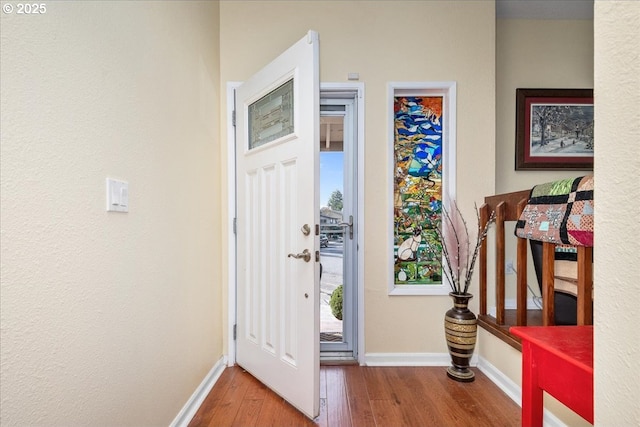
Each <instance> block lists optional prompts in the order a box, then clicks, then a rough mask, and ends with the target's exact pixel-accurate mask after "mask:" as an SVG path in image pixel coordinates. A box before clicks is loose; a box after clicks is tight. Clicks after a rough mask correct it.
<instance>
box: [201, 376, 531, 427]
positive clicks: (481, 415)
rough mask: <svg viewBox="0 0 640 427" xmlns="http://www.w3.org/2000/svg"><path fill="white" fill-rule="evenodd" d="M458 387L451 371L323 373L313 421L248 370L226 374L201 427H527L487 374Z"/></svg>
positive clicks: (203, 408)
mask: <svg viewBox="0 0 640 427" xmlns="http://www.w3.org/2000/svg"><path fill="white" fill-rule="evenodd" d="M474 372H475V374H476V380H475V381H474V382H473V383H458V382H455V381H452V380H450V379H449V378H447V376H446V368H444V367H362V366H357V365H340V366H322V367H321V368H320V415H319V416H318V417H317V418H316V419H315V420H309V419H308V418H306V417H305V416H304V415H303V414H302V413H300V412H299V411H298V410H296V409H295V408H294V407H293V406H291V405H289V404H288V403H287V402H285V401H284V400H283V399H282V398H281V397H280V396H278V395H277V394H275V393H273V392H272V391H271V390H269V389H268V388H267V387H265V386H264V385H263V384H261V383H260V382H259V381H258V380H256V379H255V378H253V377H252V376H251V375H250V374H249V373H247V372H245V371H244V370H243V369H242V368H241V367H238V366H234V367H230V368H227V369H225V371H224V372H223V373H222V375H221V377H220V378H219V379H218V382H217V383H216V385H215V386H214V387H213V389H212V390H211V392H210V393H209V396H207V398H206V399H205V401H204V403H203V404H202V406H201V407H200V410H199V411H198V412H197V413H196V415H195V417H194V418H193V420H192V421H191V423H190V424H189V425H190V426H192V427H195V426H212V427H213V426H215V427H224V426H242V427H245V426H246V427H248V426H278V427H280V426H322V427H343V426H344V427H350V426H352V427H361V426H362V427H369V426H371V427H374V426H385V427H387V426H416V427H427V426H434V427H447V426H455V427H463V426H473V427H483V426H486V427H500V426H505V427H507V426H519V425H520V407H519V406H518V405H516V404H515V403H514V402H513V401H512V400H511V399H510V398H509V397H508V396H507V395H506V394H504V393H503V392H502V391H501V390H500V389H498V387H497V386H496V385H495V384H493V383H492V382H491V381H490V380H489V379H488V378H487V377H486V376H484V375H483V374H482V373H481V372H480V371H478V370H477V369H474Z"/></svg>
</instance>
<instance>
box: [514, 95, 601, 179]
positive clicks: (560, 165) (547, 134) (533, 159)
mask: <svg viewBox="0 0 640 427" xmlns="http://www.w3.org/2000/svg"><path fill="white" fill-rule="evenodd" d="M593 148H594V140H593V89H521V88H519V89H516V150H515V152H516V153H515V154H516V156H515V157H516V159H515V160H516V161H515V169H516V170H540V169H546V170H593Z"/></svg>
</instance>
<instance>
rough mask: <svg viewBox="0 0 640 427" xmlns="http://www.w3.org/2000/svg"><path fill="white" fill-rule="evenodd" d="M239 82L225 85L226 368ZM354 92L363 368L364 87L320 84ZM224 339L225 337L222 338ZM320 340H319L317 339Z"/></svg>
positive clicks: (231, 349) (232, 299)
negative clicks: (236, 110) (236, 100)
mask: <svg viewBox="0 0 640 427" xmlns="http://www.w3.org/2000/svg"><path fill="white" fill-rule="evenodd" d="M241 84H242V82H227V103H226V105H227V108H226V112H227V120H226V124H227V171H228V173H227V178H228V179H227V216H228V217H227V254H228V257H229V258H228V260H227V278H228V283H227V290H228V298H227V314H228V316H227V322H228V323H227V331H226V335H227V336H226V338H227V366H233V365H235V363H236V342H235V339H234V331H235V325H236V318H237V316H236V304H237V294H236V281H237V277H236V255H237V254H236V235H235V230H234V228H235V225H234V220H235V218H236V150H235V145H236V143H235V127H234V124H233V111H234V110H235V90H236V88H237V87H239V86H240V85H241ZM340 90H344V91H355V92H357V96H356V103H357V118H356V120H357V126H358V135H357V142H356V144H357V151H358V153H357V168H358V171H357V172H358V178H357V184H356V186H357V193H358V201H357V202H358V215H357V217H358V218H357V219H358V222H357V227H358V233H357V240H358V241H357V248H358V250H357V254H356V257H357V261H356V264H357V268H358V275H357V276H358V279H357V290H356V298H357V304H358V307H357V311H358V312H357V313H356V319H357V328H358V340H357V341H358V345H357V352H358V354H357V361H358V363H359V364H360V365H364V360H365V358H364V354H365V352H364V349H365V339H364V333H365V326H364V283H365V281H364V277H365V270H364V252H365V251H364V247H365V246H364V245H365V238H364V235H365V233H364V230H365V224H364V190H365V189H364V187H365V186H364V182H365V180H364V177H365V173H364V169H365V164H364V148H365V147H364V138H365V137H364V117H365V116H364V113H365V111H364V83H362V82H346V83H322V82H321V83H320V92H321V93H322V91H334V92H335V91H340ZM223 339H224V337H223ZM318 339H320V337H318Z"/></svg>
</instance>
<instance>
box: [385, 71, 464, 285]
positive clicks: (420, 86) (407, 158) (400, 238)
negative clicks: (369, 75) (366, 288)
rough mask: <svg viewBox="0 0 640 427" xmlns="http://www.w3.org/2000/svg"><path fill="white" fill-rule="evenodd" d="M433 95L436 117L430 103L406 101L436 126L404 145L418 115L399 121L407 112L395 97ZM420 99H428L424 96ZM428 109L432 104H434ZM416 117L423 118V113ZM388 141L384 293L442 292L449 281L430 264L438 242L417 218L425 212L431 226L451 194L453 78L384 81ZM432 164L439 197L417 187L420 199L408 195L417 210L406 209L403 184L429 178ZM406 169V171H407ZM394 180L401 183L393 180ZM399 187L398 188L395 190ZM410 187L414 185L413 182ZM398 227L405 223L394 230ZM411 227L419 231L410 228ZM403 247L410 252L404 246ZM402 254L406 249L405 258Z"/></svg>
mask: <svg viewBox="0 0 640 427" xmlns="http://www.w3.org/2000/svg"><path fill="white" fill-rule="evenodd" d="M434 97H440V98H441V99H442V103H441V107H440V108H441V111H436V116H435V118H433V117H431V115H432V114H433V112H432V111H431V110H429V108H423V107H421V106H420V105H417V106H415V105H413V104H411V105H412V107H411V108H413V109H415V108H417V110H418V112H417V113H415V111H414V112H412V113H411V114H418V116H419V115H420V114H421V111H422V110H425V111H427V113H426V117H424V119H425V121H424V123H426V119H429V120H434V122H433V123H432V124H436V125H438V124H439V126H440V130H438V129H436V131H435V132H434V131H433V129H430V133H429V132H423V133H424V134H422V132H418V133H419V135H415V134H412V135H411V141H412V143H413V144H414V146H413V147H409V146H407V141H408V138H407V132H411V131H412V130H413V129H414V126H415V125H416V124H418V121H416V122H415V123H411V126H410V127H409V128H407V125H406V123H402V122H401V120H403V119H406V117H407V114H405V113H406V111H404V112H402V111H400V110H398V111H396V103H397V102H398V100H399V99H400V98H405V99H406V98H417V99H413V100H411V101H410V102H415V101H418V104H421V105H422V104H424V103H423V102H422V101H419V100H420V99H424V98H434ZM398 105H401V104H398ZM425 105H430V104H429V100H427V101H426V104H425ZM434 105H436V104H434ZM421 108H422V109H421ZM433 109H434V110H437V107H435V108H433ZM397 113H398V114H397ZM437 113H440V116H439V117H437ZM414 118H415V117H414ZM396 119H398V122H396ZM419 119H420V120H422V118H419ZM396 123H398V124H396ZM422 123H423V122H420V123H419V124H422ZM397 126H399V127H401V128H403V130H404V132H399V131H397V129H398V128H397ZM424 128H429V126H428V125H427V126H424ZM438 132H441V134H440V135H441V136H440V138H441V145H440V147H439V149H435V148H434V146H433V144H430V143H429V138H432V137H434V136H433V135H436V134H437V133H438ZM429 135H431V136H429ZM388 141H389V143H388V149H389V159H390V169H389V170H390V171H391V172H390V177H389V191H388V193H389V206H390V212H389V214H390V220H389V242H390V249H389V251H390V255H389V260H390V265H389V271H390V273H389V279H388V283H389V288H388V289H389V295H447V294H448V293H449V292H450V291H451V288H450V286H449V283H447V282H446V278H443V277H442V273H441V272H440V274H439V276H440V277H439V279H440V280H436V279H438V277H437V276H438V274H437V271H438V269H437V268H435V267H434V265H435V264H436V262H434V261H435V259H436V258H435V257H436V255H435V254H436V253H437V254H440V253H441V252H440V251H437V252H433V248H434V247H437V242H434V241H433V233H423V232H422V230H421V228H422V227H420V226H419V224H420V223H421V222H424V221H426V218H430V219H429V221H428V225H431V226H433V224H436V223H437V217H439V215H440V214H441V201H442V199H445V200H446V199H447V198H448V199H449V200H455V189H456V183H455V178H456V82H453V81H446V82H390V83H389V84H388ZM397 148H400V150H397ZM425 151H426V153H425ZM398 157H399V158H398ZM421 162H424V163H421ZM434 167H436V168H440V185H441V187H440V191H441V193H440V197H439V200H438V197H431V196H433V194H426V192H424V191H422V192H421V193H420V194H419V196H420V197H417V199H420V200H419V201H416V200H412V201H411V203H412V204H413V205H414V206H416V205H417V206H419V208H420V209H419V213H415V209H413V210H412V209H407V206H406V203H405V202H406V200H407V197H406V190H407V188H408V186H409V185H410V182H409V181H413V182H414V183H415V182H416V180H427V181H428V180H430V179H431V178H432V177H433V176H434V175H432V174H430V172H433V171H430V168H434ZM409 168H411V169H412V174H411V176H408V177H406V176H404V175H403V174H402V172H408V169H409ZM407 175H409V174H408V173H407ZM436 180H437V179H436ZM427 181H423V182H427ZM398 182H401V184H400V185H396V184H398ZM423 187H424V186H423ZM401 188H402V190H400V189H401ZM412 188H415V185H414V186H413V187H412ZM403 191H404V192H403ZM418 191H419V190H418ZM402 199H404V201H405V202H403V201H402ZM414 199H415V198H414ZM434 199H435V200H434ZM403 203H404V204H403ZM429 208H433V209H435V211H434V212H435V213H436V214H437V216H436V217H434V216H433V214H434V212H433V211H432V212H429ZM412 212H413V214H415V215H416V216H417V219H416V220H413V219H412ZM399 224H402V226H399ZM401 227H405V228H404V229H402V230H399V228H401ZM425 228H426V227H425ZM416 229H418V230H419V231H415V230H416ZM412 230H413V231H415V237H414V236H413V235H412V234H411V231H412ZM400 231H402V232H400ZM429 234H430V236H429ZM425 236H426V237H427V239H425ZM411 239H414V240H413V241H412V240H411ZM429 240H431V243H432V245H430V246H429V245H428V243H429V242H428V241H429ZM403 244H404V245H403ZM401 247H402V250H401ZM407 248H408V249H409V252H407V251H406V249H407ZM427 252H428V253H427ZM400 254H401V255H400ZM407 254H409V256H408V259H407ZM440 256H441V255H440ZM412 267H413V268H412ZM401 270H402V272H401ZM404 270H407V271H404ZM421 275H422V276H423V277H421ZM424 277H428V279H424V280H421V279H423V278H424ZM401 279H405V280H404V281H403V280H401Z"/></svg>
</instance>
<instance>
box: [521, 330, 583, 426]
mask: <svg viewBox="0 0 640 427" xmlns="http://www.w3.org/2000/svg"><path fill="white" fill-rule="evenodd" d="M509 330H510V332H511V333H512V334H513V335H515V336H517V337H520V338H521V340H522V425H523V426H527V427H529V426H531V427H533V426H542V411H543V406H544V405H543V398H542V392H543V390H544V391H546V392H547V393H549V394H550V395H552V396H553V397H555V398H556V399H558V400H559V401H560V402H562V403H564V404H565V405H566V406H568V407H569V408H571V409H572V410H573V411H575V412H576V413H577V414H578V415H580V416H581V417H582V418H584V419H585V420H587V421H589V422H590V423H591V424H593V326H513V327H511V328H510V329H509Z"/></svg>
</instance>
